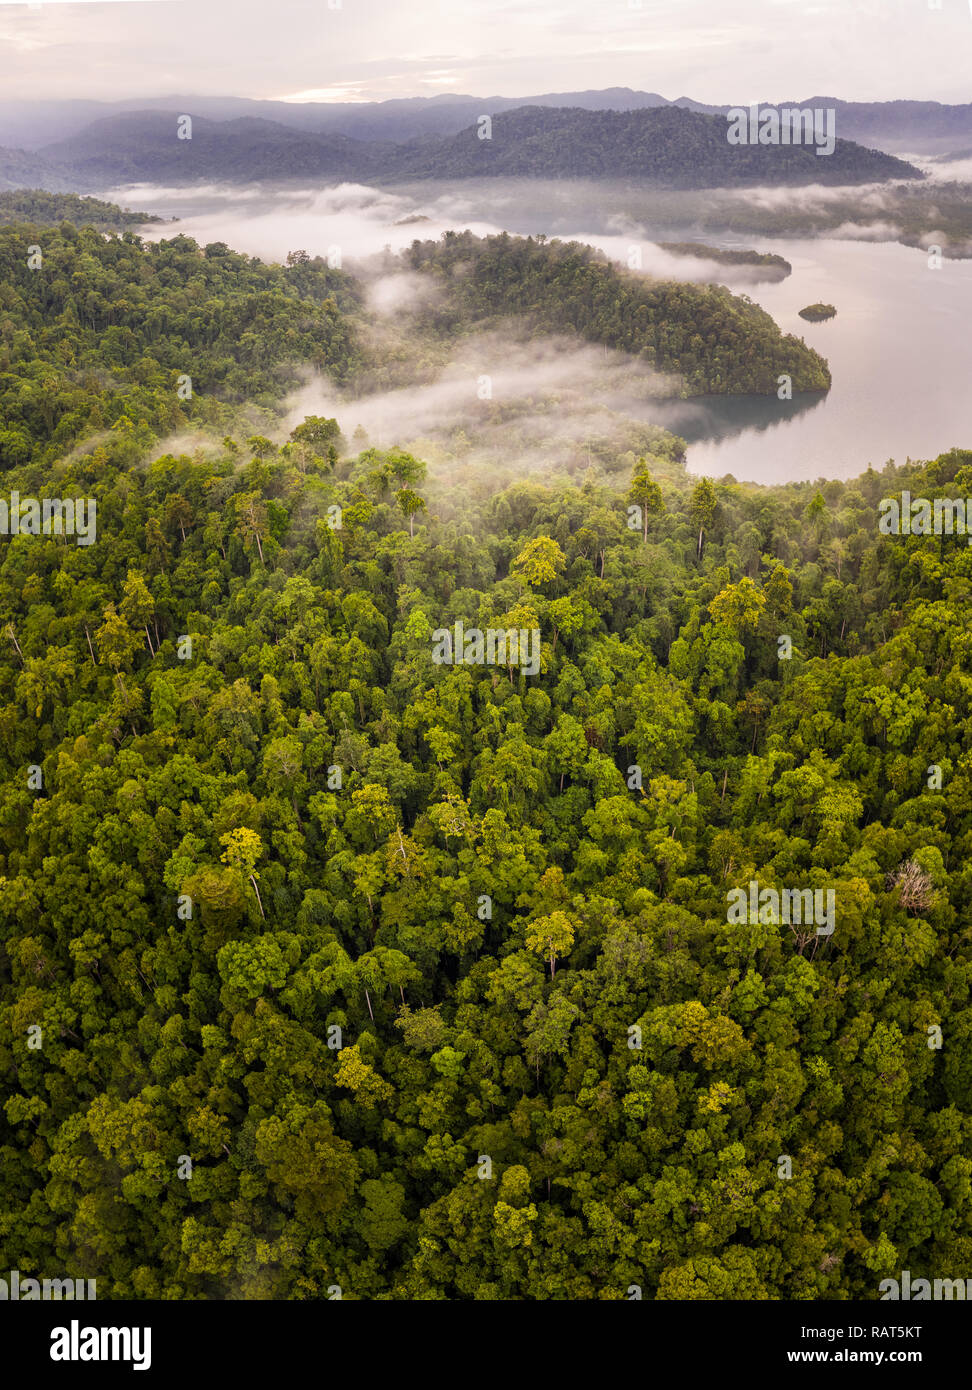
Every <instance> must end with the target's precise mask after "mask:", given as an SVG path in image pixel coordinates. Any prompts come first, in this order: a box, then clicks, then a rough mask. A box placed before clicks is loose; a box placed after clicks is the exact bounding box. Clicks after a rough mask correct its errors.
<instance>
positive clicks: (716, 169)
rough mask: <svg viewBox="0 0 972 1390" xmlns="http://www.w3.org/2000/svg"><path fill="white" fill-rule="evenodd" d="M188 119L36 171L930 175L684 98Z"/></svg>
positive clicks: (678, 180)
mask: <svg viewBox="0 0 972 1390" xmlns="http://www.w3.org/2000/svg"><path fill="white" fill-rule="evenodd" d="M184 114H191V113H184ZM179 130H180V113H178V112H171V113H169V112H160V111H137V112H130V113H128V114H127V115H125V116H112V117H106V118H105V119H103V120H100V121H95V122H94V123H93V124H92V125H90V126H88V127H86V128H85V129H84V130H81V131H79V132H77V133H76V134H74V135H72V136H70V137H69V138H67V139H65V140H61V141H58V142H56V143H54V144H50V145H47V146H45V147H44V148H43V149H41V150H39V151H36V152H35V155H34V157H35V158H36V159H37V161H38V169H39V170H40V171H41V173H42V174H43V177H39V178H38V179H37V180H36V181H37V182H39V183H41V184H43V185H45V186H46V184H47V183H48V182H49V181H50V179H51V177H52V174H51V171H52V170H55V171H57V178H58V180H60V179H61V178H63V177H64V176H65V174H66V175H68V176H70V177H72V178H74V179H75V181H76V185H77V187H78V188H79V189H84V188H94V189H98V188H104V187H106V186H116V185H118V184H121V183H130V182H143V181H145V182H157V183H159V182H161V183H167V184H169V183H178V184H191V183H193V182H197V181H200V180H206V181H213V180H215V181H218V182H220V183H248V182H252V181H255V180H268V179H273V180H280V179H299V178H301V179H302V178H326V179H332V180H340V179H356V180H358V181H359V182H362V183H375V182H390V181H399V180H403V179H430V178H437V179H465V178H478V177H481V176H485V175H497V176H499V175H504V176H517V177H529V178H547V179H550V178H576V177H580V176H583V177H587V178H595V179H600V178H605V179H607V178H613V179H618V178H633V179H639V180H645V181H647V182H652V183H657V184H660V185H663V186H666V187H671V188H707V187H733V186H745V185H748V184H800V183H840V184H854V183H870V182H876V181H880V180H884V179H918V178H921V177H922V175H921V174H920V173H919V171H918V170H917V169H915V168H914V167H913V166H912V165H910V164H907V163H905V162H904V161H902V160H900V159H896V158H894V157H892V156H891V155H887V154H881V153H879V152H878V151H875V150H868V149H865V148H864V147H863V146H861V145H855V144H853V143H852V142H850V141H847V140H838V141H837V144H836V148H835V149H834V151H833V152H832V153H831V154H829V155H827V156H826V157H820V156H819V155H818V154H817V153H816V150H815V148H814V147H812V146H809V145H793V146H783V145H777V146H766V145H752V146H749V145H745V146H743V145H730V144H729V142H728V140H727V124H726V118H725V116H721V115H719V116H716V115H707V114H703V113H701V112H697V111H688V110H683V109H682V108H680V107H676V106H666V107H657V108H649V109H645V110H639V111H587V110H581V109H575V108H556V107H552V108H551V107H540V106H537V107H520V108H517V109H516V110H513V111H507V112H504V113H502V114H501V115H497V116H496V117H495V118H494V119H493V122H492V130H491V138H489V139H482V138H480V137H481V126H480V123H479V122H478V121H477V122H475V123H474V124H470V125H469V126H468V127H467V128H465V129H464V130H462V131H460V132H459V133H458V134H456V135H452V134H450V135H443V136H425V137H421V138H416V139H413V140H409V141H405V142H399V143H391V142H390V141H387V140H381V141H379V140H361V139H353V138H350V137H348V136H345V135H340V134H338V133H337V132H336V131H313V130H304V129H298V128H294V127H291V126H288V125H287V124H285V123H283V122H281V121H268V120H261V119H255V118H253V117H246V118H241V119H238V120H232V121H215V120H211V119H208V118H206V117H203V116H196V117H193V120H192V133H191V138H179ZM7 153H8V154H9V155H10V156H11V158H12V159H13V160H14V167H22V166H20V165H18V164H17V160H23V159H26V160H28V161H29V159H30V158H31V156H29V155H22V152H19V151H10V152H7ZM2 167H3V161H2V159H0V169H2ZM26 181H31V180H30V179H29V178H28V179H27V180H26ZM57 186H58V187H61V186H62V184H61V182H58V184H57Z"/></svg>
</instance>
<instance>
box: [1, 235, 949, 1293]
mask: <svg viewBox="0 0 972 1390" xmlns="http://www.w3.org/2000/svg"><path fill="white" fill-rule="evenodd" d="M35 240H36V241H38V242H40V243H41V244H42V245H43V246H44V256H45V260H46V262H47V264H48V270H47V272H46V273H45V272H42V271H37V270H34V271H32V270H29V269H27V268H26V257H27V249H26V248H27V246H28V245H29V244H31V243H33V242H34V241H35ZM453 251H454V252H455V256H454V257H453V255H452V253H453ZM450 257H452V260H453V262H454V263H458V262H459V260H460V259H461V260H462V261H464V262H468V261H470V260H472V261H473V262H474V264H473V265H472V268H471V273H470V274H469V275H468V276H467V277H466V278H465V279H464V280H463V282H462V284H463V290H462V293H463V294H464V295H468V296H469V302H470V303H471V304H480V303H482V304H483V305H484V306H485V307H489V305H488V304H487V302H486V301H485V300H484V299H482V293H483V292H482V288H481V286H482V284H483V283H485V282H484V281H481V279H480V277H481V276H482V275H483V274H484V272H485V270H486V268H487V267H488V266H489V262H490V258H494V259H495V258H499V259H498V260H496V262H495V266H494V270H495V274H496V286H497V296H498V300H499V301H501V307H502V308H503V309H504V310H505V309H509V308H510V307H511V306H513V305H514V303H518V302H519V301H518V300H517V295H518V293H519V294H521V295H522V296H523V298H524V300H525V301H529V302H530V303H533V302H535V299H536V295H537V293H538V292H539V291H540V290H541V289H543V288H548V289H549V288H550V287H551V286H553V287H554V288H555V290H556V295H557V297H558V298H559V299H560V300H561V302H562V303H564V304H565V305H566V306H567V308H568V310H569V311H570V312H571V313H573V311H574V306H575V305H579V304H581V303H583V302H584V296H585V291H584V286H585V285H587V284H589V283H590V279H591V277H592V276H593V277H596V278H597V280H598V282H599V283H602V284H604V285H606V284H607V276H606V274H605V273H604V272H603V268H602V267H601V266H599V265H598V264H596V263H592V262H587V261H585V260H584V259H583V258H582V257H580V256H579V255H578V254H577V251H576V248H570V247H568V248H565V249H562V250H558V249H554V250H553V251H551V249H550V248H545V249H544V248H538V247H537V245H536V244H535V243H526V244H522V245H520V244H517V246H516V247H513V248H510V247H506V246H494V245H492V244H491V243H482V244H479V245H478V247H472V246H470V245H467V244H465V243H464V242H463V239H461V238H456V239H455V242H454V243H453V242H450V243H447V247H446V252H445V253H442V254H441V255H440V257H439V258H438V259H437V258H436V257H434V256H432V255H431V254H430V253H428V254H427V252H426V251H424V250H423V249H422V248H419V249H418V250H416V251H415V253H414V258H415V263H416V265H417V266H421V267H424V268H425V270H426V272H427V273H429V274H439V273H444V269H445V267H446V266H447V265H448V264H449V260H450ZM0 258H2V259H0V264H2V267H3V281H4V284H3V289H2V296H3V299H2V312H0V340H2V344H3V347H2V352H3V360H2V373H0V388H2V391H3V395H2V398H0V409H2V411H3V419H4V429H5V434H4V438H5V439H7V436H10V435H13V436H15V441H14V443H13V444H12V445H11V443H10V441H9V440H8V441H7V443H6V444H5V445H4V449H5V452H4V455H3V463H4V469H5V472H4V477H5V483H4V487H5V489H6V490H7V491H9V492H13V491H19V493H20V494H21V496H23V497H27V496H34V497H43V496H49V495H51V494H52V493H54V494H56V495H58V496H60V497H89V498H94V499H96V501H97V518H98V533H97V540H96V542H95V543H94V544H92V545H77V544H75V542H74V539H73V538H72V537H70V536H51V537H35V536H30V535H24V534H20V535H14V536H9V537H8V536H0V947H2V948H0V1074H2V1076H3V1083H4V1086H3V1089H4V1099H3V1105H2V1107H0V1173H2V1190H3V1198H4V1200H3V1202H2V1203H0V1265H5V1266H6V1267H7V1268H18V1269H19V1270H21V1271H22V1272H23V1273H24V1274H26V1273H30V1272H45V1273H46V1272H51V1271H54V1270H57V1271H64V1272H65V1273H67V1272H70V1273H71V1274H72V1275H76V1276H77V1277H93V1278H96V1279H97V1281H98V1297H99V1298H101V1299H108V1298H112V1297H115V1298H118V1297H125V1296H131V1297H139V1298H170V1299H178V1298H227V1297H247V1298H257V1299H260V1298H293V1299H320V1298H327V1297H329V1296H333V1292H334V1288H335V1286H339V1287H340V1289H341V1291H342V1296H343V1297H344V1298H352V1299H354V1298H383V1299H412V1298H415V1299H423V1300H424V1299H476V1300H485V1299H527V1300H539V1299H580V1298H594V1299H622V1298H625V1297H630V1296H631V1294H630V1291H631V1289H632V1287H634V1286H636V1287H638V1288H640V1289H641V1290H642V1293H643V1297H644V1298H646V1299H662V1300H667V1299H681V1298H710V1299H712V1298H719V1299H722V1298H733V1297H735V1298H744V1299H766V1298H772V1299H813V1298H836V1299H848V1298H852V1297H859V1298H864V1299H874V1298H876V1297H877V1296H878V1292H877V1286H878V1282H879V1280H880V1279H881V1278H883V1277H885V1276H886V1275H892V1276H895V1275H897V1273H898V1271H900V1270H901V1269H903V1268H907V1269H910V1270H912V1271H913V1272H914V1273H915V1274H916V1275H917V1274H919V1273H920V1274H926V1273H929V1272H932V1271H935V1272H943V1271H945V1272H949V1273H953V1274H955V1275H956V1276H961V1275H964V1273H965V1272H966V1271H967V1270H968V1269H969V1267H970V1265H972V1159H970V1158H969V1153H970V1148H972V1046H970V1044H972V1007H970V995H969V989H970V979H972V915H970V914H972V868H970V867H969V860H970V851H972V754H970V751H969V750H970V746H972V745H970V732H972V730H970V715H972V673H970V662H972V633H970V629H969V623H968V611H969V605H970V602H972V550H970V547H969V546H968V545H967V544H966V542H965V538H964V537H957V536H953V537H943V538H940V539H939V538H933V537H923V536H910V537H901V538H897V537H895V538H891V537H886V536H882V535H880V534H879V533H878V526H877V517H878V504H879V501H880V499H881V498H882V497H886V496H890V495H895V494H896V493H898V492H899V491H900V490H902V489H908V490H910V491H911V492H912V494H913V495H915V496H925V497H932V496H937V495H942V494H945V495H951V496H958V495H966V494H972V452H962V451H959V450H955V451H952V452H951V453H948V454H946V455H944V456H942V457H941V458H939V459H937V460H935V461H932V462H928V463H924V464H909V465H907V466H904V467H900V468H897V469H895V468H893V467H889V468H887V469H886V470H885V471H884V472H883V473H877V472H875V471H868V472H867V473H866V474H865V475H863V476H862V477H861V478H859V479H857V480H855V481H854V482H851V483H848V484H841V483H837V482H829V483H826V484H821V485H820V486H819V487H817V486H814V485H805V484H792V485H788V486H785V487H780V488H773V489H765V488H759V487H756V486H750V485H744V484H738V483H735V482H733V481H731V480H724V481H722V482H718V483H713V482H711V481H709V480H707V479H702V480H698V479H694V478H690V477H689V476H688V475H687V474H686V472H685V470H684V468H683V467H682V466H681V464H680V462H679V457H680V453H679V450H678V449H677V447H670V448H667V449H665V450H661V451H660V453H659V456H658V457H654V456H649V457H647V458H644V459H640V460H639V459H627V458H622V459H617V460H615V461H614V465H615V466H614V468H613V469H592V470H591V472H590V475H589V476H588V477H587V478H584V479H582V480H580V481H579V482H572V481H570V480H567V479H564V478H563V477H560V476H558V471H557V466H556V460H552V461H551V472H550V475H549V477H548V478H547V479H545V480H531V481H529V482H521V483H518V484H516V485H515V486H512V487H509V488H506V489H504V490H503V491H501V492H499V493H497V492H495V491H494V490H493V489H492V488H491V486H490V482H489V479H488V478H487V477H483V478H481V479H478V480H476V479H468V478H457V477H455V476H454V475H452V474H450V473H449V472H448V471H445V472H443V473H438V474H437V473H436V472H435V471H434V470H432V469H426V468H425V466H424V464H423V461H422V460H421V459H416V458H413V457H412V456H410V455H408V454H405V453H403V452H401V451H400V450H395V449H387V450H378V449H364V450H362V451H359V452H354V450H353V446H352V445H351V444H350V443H349V441H347V440H346V439H344V438H342V435H341V432H340V426H341V421H340V419H337V420H335V421H332V420H324V419H317V418H313V417H312V418H309V419H307V420H305V421H304V423H303V424H300V425H298V426H297V427H296V428H295V429H294V430H292V431H291V434H290V438H289V439H287V440H286V441H285V442H284V441H282V440H281V436H280V433H279V431H278V430H277V429H276V427H275V422H276V417H275V416H274V414H273V410H272V406H273V404H274V400H275V393H279V392H280V391H282V389H283V387H284V384H285V382H286V377H287V372H288V370H291V371H292V370H293V366H294V363H295V362H296V361H298V360H300V361H306V360H313V361H315V362H316V363H317V364H318V365H319V366H321V367H323V368H324V369H326V370H328V371H330V372H332V373H333V375H334V377H335V379H336V380H338V381H344V380H348V379H353V375H354V372H355V369H356V366H357V364H358V363H359V362H360V360H361V356H360V354H361V353H362V352H363V349H362V348H361V347H360V345H359V342H358V337H357V335H356V331H355V320H356V315H357V314H358V312H359V310H358V304H359V296H358V291H357V290H356V287H355V285H354V284H353V282H351V281H349V280H348V279H347V277H345V276H342V275H340V274H339V273H338V272H335V271H329V270H327V268H326V266H324V265H323V264H322V263H320V262H317V261H310V260H307V259H305V258H303V257H300V256H296V257H292V258H291V263H290V264H289V265H287V266H285V267H271V266H261V265H260V264H259V263H258V262H254V261H250V260H248V259H247V258H245V257H239V256H236V255H234V254H233V253H231V252H229V251H227V250H226V249H225V248H220V247H215V248H214V247H209V248H206V251H205V253H201V252H200V251H199V250H198V248H196V247H194V245H193V244H192V243H191V242H189V241H188V240H187V239H185V238H177V239H176V240H175V241H172V242H168V243H165V244H163V245H161V246H159V247H150V248H140V247H139V246H138V243H137V241H136V240H135V239H134V238H132V237H131V236H130V235H127V234H126V235H125V236H123V237H121V238H108V239H105V238H103V237H101V236H99V235H98V234H97V233H95V232H93V231H88V230H82V231H75V230H74V229H72V228H71V227H70V226H68V225H67V224H65V225H64V226H62V227H60V228H59V229H58V230H57V231H54V232H51V231H48V232H46V233H43V234H41V233H40V232H39V231H38V229H37V228H34V227H21V228H18V229H15V230H7V231H5V232H3V233H2V234H0ZM514 264H516V265H517V266H518V267H519V270H518V275H517V276H516V277H514V276H513V275H512V273H511V270H510V269H508V268H511V267H512V266H513V265H514ZM52 267H53V268H52ZM507 276H509V278H508V279H507ZM572 285H576V286H577V287H578V288H577V289H576V293H575V292H574V291H572V289H571V286H572ZM517 286H519V287H520V290H519V291H518V290H517ZM611 293H612V294H613V295H617V294H625V293H627V294H630V295H631V296H634V295H635V291H634V290H628V289H627V286H626V285H625V286H620V285H619V284H618V283H612V290H611ZM605 294H606V297H605V299H604V300H603V306H605V307H603V308H600V309H595V311H594V314H593V317H592V318H591V319H590V320H589V321H587V322H586V326H585V324H581V323H578V324H577V325H575V326H576V327H577V329H578V331H591V330H593V331H591V336H596V334H597V332H601V331H602V330H603V331H604V332H606V333H607V332H609V333H610V334H612V335H614V334H615V333H616V322H617V323H618V324H620V323H621V322H622V314H621V311H620V309H618V310H616V311H615V310H614V307H613V306H614V300H613V298H609V297H607V292H606V291H605ZM671 296H672V297H671V298H670V299H669V300H668V301H666V302H667V303H668V304H670V306H671V309H672V314H673V323H675V325H676V327H675V329H673V330H672V335H673V336H672V337H671V339H670V342H675V341H676V339H675V336H674V335H675V334H676V333H681V332H682V331H683V330H682V329H681V327H680V326H679V323H678V314H679V308H680V301H679V300H678V298H677V297H675V295H674V291H672V292H671ZM688 302H689V301H688V300H686V301H685V303H686V304H688ZM691 302H692V304H693V305H694V306H695V309H696V310H698V307H699V306H700V305H708V304H711V306H712V312H713V313H714V314H725V313H726V312H727V311H728V310H727V306H728V307H729V308H731V305H732V304H734V303H735V302H736V301H732V300H731V297H730V296H728V295H727V294H726V292H722V291H714V290H713V291H709V290H705V291H698V290H696V295H695V297H694V298H693V299H692V301H691ZM650 304H651V301H650V299H649V306H648V311H649V312H650ZM494 307H495V306H494ZM609 309H610V311H611V312H612V313H614V312H616V313H617V321H615V319H614V318H611V317H610V316H609V313H608V310H609ZM635 312H637V309H635ZM732 312H733V313H736V314H738V316H739V333H740V335H741V341H742V342H743V343H750V344H751V349H752V353H753V361H752V370H753V371H758V370H760V368H759V359H758V354H759V353H760V352H762V351H764V350H769V352H770V353H771V354H772V352H773V351H774V348H773V343H772V340H771V337H770V335H769V334H768V332H767V333H766V334H759V333H756V332H755V331H753V328H752V325H754V324H755V325H756V326H757V327H758V326H759V323H760V321H759V319H758V317H757V315H755V314H754V315H752V316H750V315H749V313H748V311H742V310H733V311H732ZM599 313H600V314H602V315H603V317H602V318H598V316H597V315H598V314H599ZM658 331H659V332H661V333H662V334H664V333H665V332H666V331H667V330H664V329H659V330H658ZM747 334H748V336H747ZM644 341H645V338H644V336H643V337H641V338H640V339H639V340H638V341H637V342H636V344H635V348H636V350H638V349H640V347H641V345H642V343H643V342H644ZM677 341H678V342H679V343H684V341H685V340H684V338H678V339H677ZM686 346H687V348H688V349H689V350H690V351H694V352H696V353H697V354H701V348H698V347H696V348H693V347H692V344H691V343H690V342H689V343H688V344H686ZM670 350H671V351H672V352H673V353H674V352H676V351H677V350H678V349H677V348H675V347H672V348H671V349H670ZM713 360H718V361H719V362H720V370H727V369H728V368H727V367H726V368H724V367H723V366H722V365H721V359H713ZM775 369H776V364H775V363H774V365H773V367H772V368H770V370H771V371H775ZM692 370H694V371H697V370H699V369H698V368H693V369H692ZM184 372H188V373H191V375H192V378H193V395H192V397H191V399H189V400H182V399H181V398H180V397H179V395H178V385H177V383H178V377H179V375H180V374H181V373H184ZM45 382H51V383H54V385H53V386H45V384H44V383H45ZM55 387H56V390H55ZM52 401H54V402H55V403H56V404H55V405H53V406H52V405H51V402H52ZM254 401H255V402H257V408H256V409H255V410H254V408H253V406H252V402H254ZM65 420H67V421H68V422H69V424H68V427H66V428H63V429H62V426H63V425H64V422H65ZM256 421H260V422H262V425H263V428H257V427H256V425H255V422H256ZM187 427H191V428H192V429H193V430H196V431H198V433H199V438H198V440H195V441H194V442H193V443H192V444H191V445H190V446H189V447H188V448H182V447H180V446H179V445H172V444H171V441H168V436H169V435H170V434H171V432H172V431H181V430H184V429H185V428H187ZM224 436H225V437H224ZM271 436H272V437H271ZM276 441H279V442H276ZM632 509H635V510H632ZM456 622H462V623H463V624H465V626H466V627H467V628H475V627H478V628H481V629H486V628H501V629H507V628H524V629H527V630H531V631H532V630H534V629H536V630H538V631H539V633H540V636H541V640H542V645H541V651H540V657H541V659H540V669H539V671H538V672H537V674H536V675H535V676H529V675H526V674H524V673H523V672H522V671H521V670H518V669H516V667H515V666H514V667H508V666H506V665H494V666H471V665H448V664H441V663H437V662H436V661H435V660H434V659H433V645H434V633H435V632H436V631H437V630H439V629H443V628H451V627H453V625H454V624H455V623H456ZM783 638H788V639H789V643H790V650H789V651H788V652H787V653H786V654H785V655H782V654H781V653H782V652H783V650H784V648H785V646H786V644H785V643H783V642H782V639H783ZM753 879H758V880H759V882H760V883H762V884H767V885H774V886H775V887H777V888H784V887H803V886H812V887H814V888H819V889H833V890H834V891H835V893H836V900H837V916H836V930H835V932H834V934H833V935H832V936H830V937H821V936H817V935H815V934H813V932H812V930H811V931H801V930H797V929H795V928H791V927H787V926H783V925H780V924H777V923H774V922H772V921H762V922H752V923H750V924H749V925H739V924H734V923H732V922H731V921H730V920H729V919H728V917H727V895H728V894H729V893H730V892H731V891H732V890H733V889H735V888H737V887H743V888H745V887H746V886H747V885H748V884H749V883H750V881H751V880H753ZM936 1028H940V1030H941V1044H942V1045H941V1047H938V1048H936V1047H934V1046H931V1045H930V1038H931V1035H932V1034H933V1033H934V1031H935V1029H936ZM637 1042H640V1047H639V1046H635V1045H633V1044H635V1043H637ZM784 1160H789V1165H790V1171H789V1173H788V1174H786V1173H785V1172H784V1170H785V1168H786V1164H785V1163H784Z"/></svg>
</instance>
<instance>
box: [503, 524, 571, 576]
mask: <svg viewBox="0 0 972 1390" xmlns="http://www.w3.org/2000/svg"><path fill="white" fill-rule="evenodd" d="M566 564H567V560H566V557H565V555H564V552H563V551H562V550H561V548H560V546H559V545H558V544H557V542H556V541H555V540H552V539H551V538H550V536H535V537H534V538H533V540H532V541H528V542H527V544H526V545H525V546H524V547H523V549H522V550H521V551H520V553H519V555H517V557H516V559H515V560H514V561H513V564H512V565H511V566H510V571H511V573H513V574H518V575H520V576H521V577H522V578H523V579H525V580H526V582H527V583H528V584H529V585H530V587H531V588H533V589H542V588H543V586H544V584H550V583H552V582H553V580H554V579H556V578H557V576H558V575H559V574H562V573H563V571H564V569H565V567H566Z"/></svg>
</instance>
